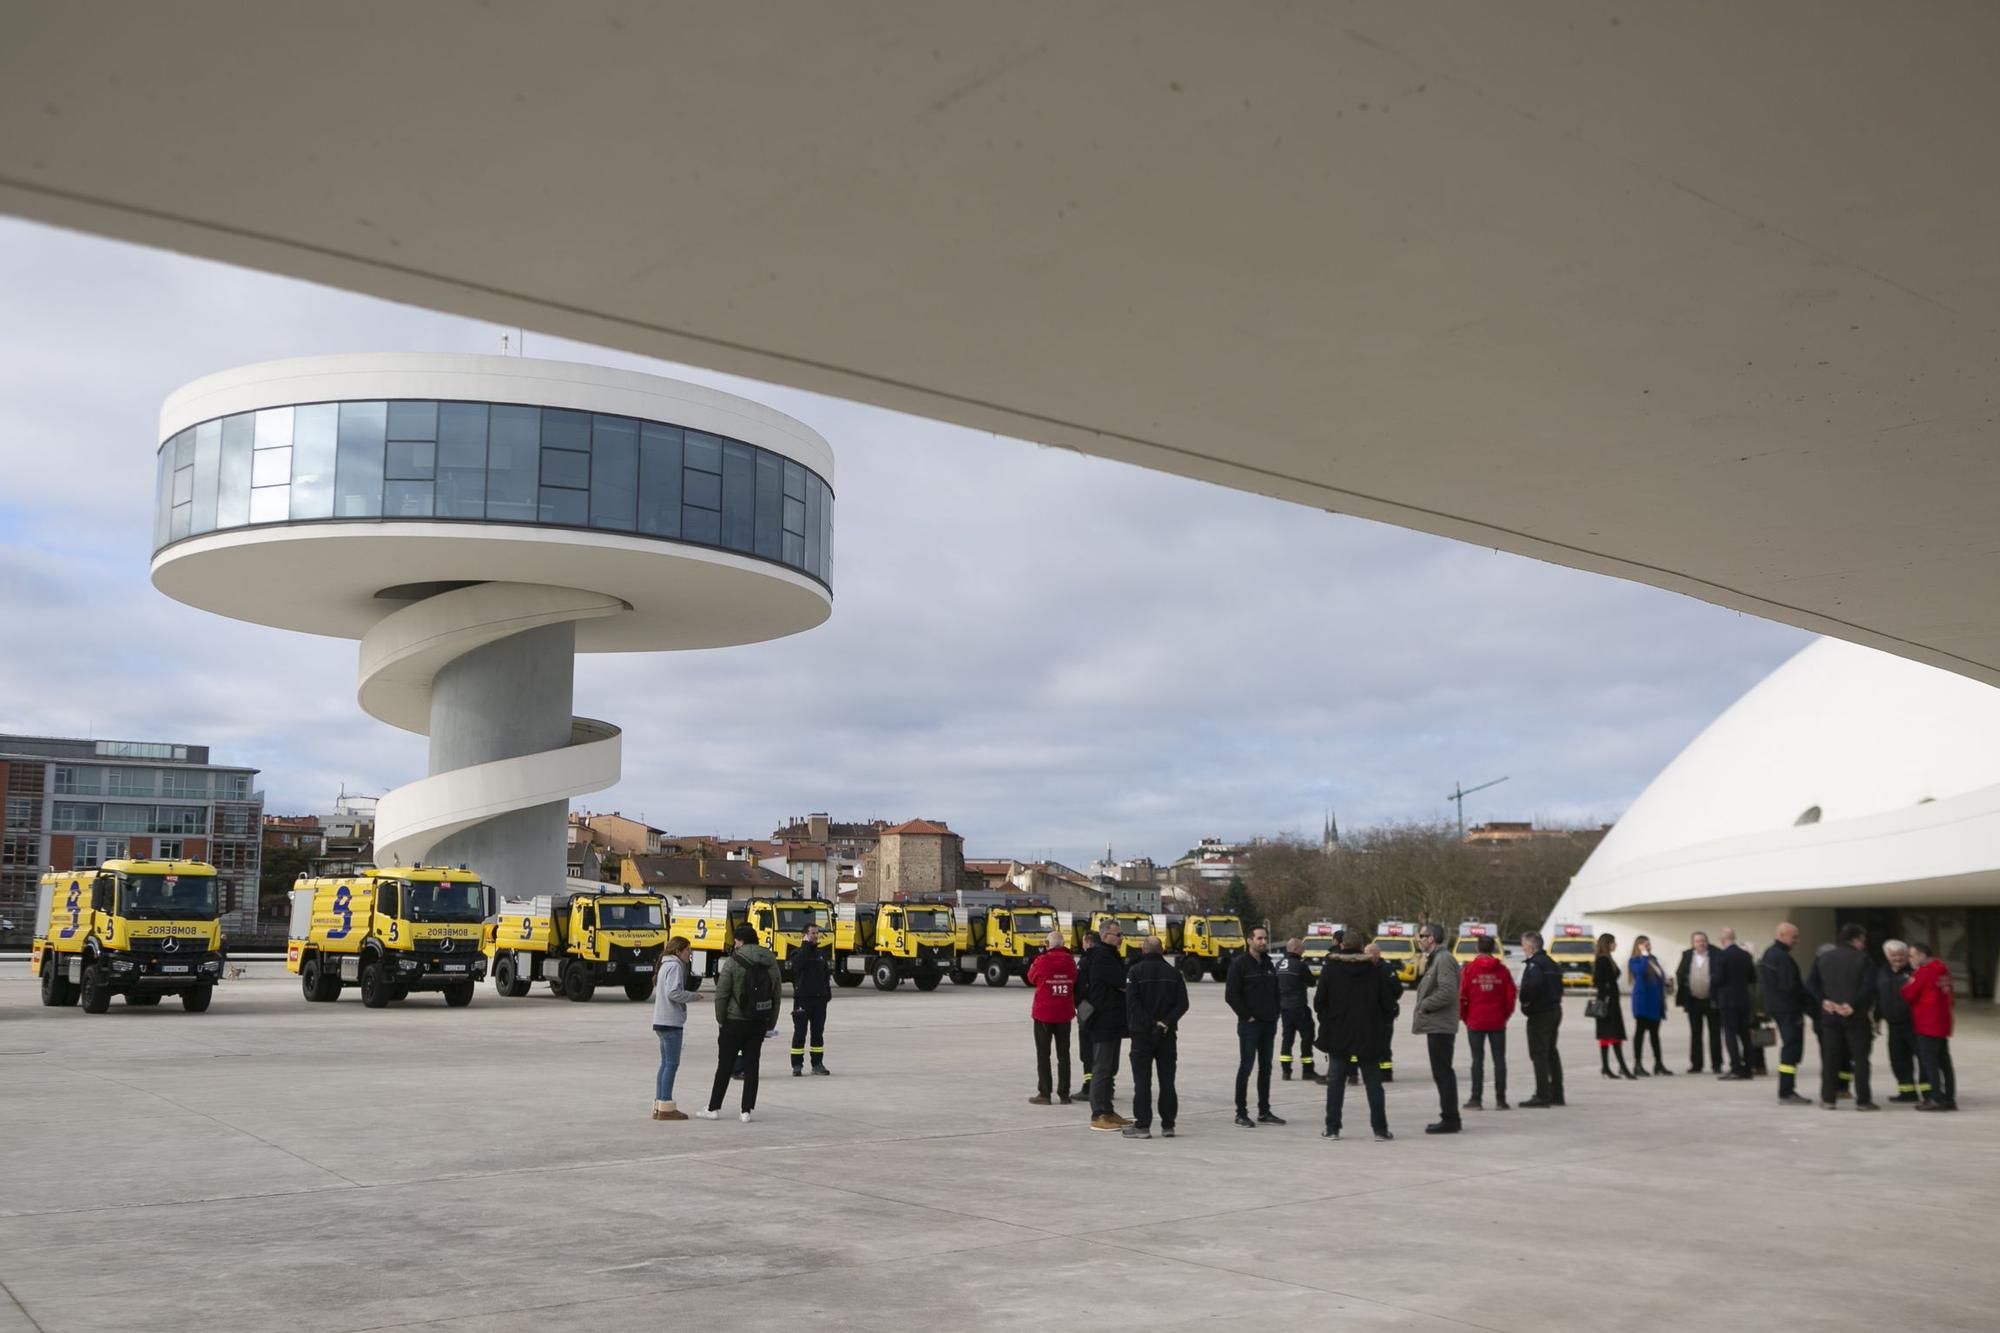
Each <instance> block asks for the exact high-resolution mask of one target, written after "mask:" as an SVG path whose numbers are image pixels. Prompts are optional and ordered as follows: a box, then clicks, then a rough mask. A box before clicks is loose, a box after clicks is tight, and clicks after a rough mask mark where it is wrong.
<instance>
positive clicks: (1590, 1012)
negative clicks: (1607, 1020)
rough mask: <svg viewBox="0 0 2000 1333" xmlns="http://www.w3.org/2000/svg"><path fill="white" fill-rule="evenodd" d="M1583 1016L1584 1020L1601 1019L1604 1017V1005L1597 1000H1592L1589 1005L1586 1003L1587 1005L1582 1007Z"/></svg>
mask: <svg viewBox="0 0 2000 1333" xmlns="http://www.w3.org/2000/svg"><path fill="white" fill-rule="evenodd" d="M1583 1016H1584V1017H1585V1018H1602V1017H1604V1004H1603V1002H1602V1001H1600V1000H1597V999H1592V1000H1591V1001H1590V1003H1588V1004H1586V1005H1584V1006H1583Z"/></svg>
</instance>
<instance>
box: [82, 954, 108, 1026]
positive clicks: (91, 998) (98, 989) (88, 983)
mask: <svg viewBox="0 0 2000 1333" xmlns="http://www.w3.org/2000/svg"><path fill="white" fill-rule="evenodd" d="M110 1007H111V987H110V986H109V985H107V984H106V977H105V975H104V964H102V963H85V964H84V965H83V1012H85V1013H86V1014H101V1013H103V1012H104V1011H105V1010H107V1009H109V1008H110Z"/></svg>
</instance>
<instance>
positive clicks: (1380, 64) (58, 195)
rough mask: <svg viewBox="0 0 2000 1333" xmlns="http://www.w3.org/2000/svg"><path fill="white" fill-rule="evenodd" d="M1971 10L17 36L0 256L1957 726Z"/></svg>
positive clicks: (1978, 168)
mask: <svg viewBox="0 0 2000 1333" xmlns="http://www.w3.org/2000/svg"><path fill="white" fill-rule="evenodd" d="M1996 52H2000V7H1995V6H1992V5H1987V4H1983V3H1979V0H1961V2H1959V3H1948V2H1941V3H1935V4H1929V5H1921V6H1913V5H1895V6H1888V5H1877V4H1871V3H1860V2H1858V0H1856V2H1852V3H1822V2H1820V0H1773V2H1771V3H1763V4H1756V5H1744V4H1741V3H1734V2H1729V0H1721V2H1716V3H1703V4H1689V5H1680V6H1674V7H1671V8H1670V9H1668V8H1664V7H1662V8H1655V7H1645V6H1631V7H1628V8H1627V9H1626V10H1625V11H1624V12H1619V11H1616V10H1607V8H1606V7H1604V6H1602V5H1600V4H1598V3H1595V0H1519V2H1518V3H1513V4H1507V5H1490V4H1483V3H1465V4H1433V5H1408V4H1404V3H1399V2H1390V0H1382V2H1377V3H1359V4H1350V5H1338V6H1335V5H1285V6H1279V5H1275V4H1273V5H1245V6H1201V5H1193V4H1187V5H1177V6H1131V5H1124V4H1113V3H1082V2H1079V0H1061V2H1060V3H1040V4H1021V5H985V6H968V5H953V6H940V5H932V4H920V3H915V2H914V0H884V2H881V3H872V4H864V5H818V4H794V5H788V6H769V5H756V6H746V5H734V4H719V3H717V4H702V5H689V6H674V7H671V10H670V11H669V10H668V8H667V7H662V10H661V12H659V13H651V12H648V11H647V7H644V6H633V5H629V4H624V3H612V2H611V0H576V2H575V3H571V4H566V5H562V6H543V7H538V6H525V5H524V6H493V5H488V4H482V3H474V2H473V0H458V2H455V3H447V2H445V0H439V2H438V3H433V4H429V5H423V6H410V5H390V4H374V5H365V6H364V5H354V6H337V7H329V6H321V7H316V8H314V7H304V8H301V7H297V6H284V5H271V4H269V3H266V2H265V0H211V2H210V3H207V4H204V5H201V6H194V7H190V6H133V5H127V4H106V3H94V2H90V0H84V2H72V3H61V4H56V3H28V4H17V5H10V6H8V7H7V8H6V10H5V11H4V13H0V125H4V126H5V128H6V133H5V134H0V209H4V210H6V211H10V212H14V213H18V214H21V215H24V216H27V217H32V218H38V219H41V220H44V221H48V222H53V223H58V224H62V225H67V226H72V227H78V228H83V229H86V230H91V231H96V232H101V233H104V234H107V235H112V236H118V237H124V238H128V239H132V240H137V241H142V242H146V243H149V244H154V245H160V246H165V247H168V248H172V249H177V250H183V251H187V252H191V253H195V254H201V255H206V256H211V257H214V258H218V259H223V260H227V261H230V262H233V263H238V264H245V265H249V266H252V267H258V268H264V269H269V270H273V271H277V272H282V273H288V274H293V275H296V276H300V277H304V278H310V279H314V280H318V281H321V282H326V283H331V284H334V285H338V286H342V287H347V288H352V289H355V290H358V291H363V292H369V293H373V294H376V295H380V296H385V297H390V298H394V299H397V300H402V301H408V302H412V303H417V304H422V305H428V306H434V307H439V308H443V309H449V310H454V311H458V312H461V313H464V314H468V315H473V316H479V317H484V318H489V319H495V320H505V321H508V322H520V323H522V324H525V325H527V326H529V327H532V328H536V329H543V330H547V331H550V332H554V333H560V334H565V335H569V336H572V337H576V338H581V339H586V340H590V341H594V342H598V343H603V344H608V345H613V346H618V347H623V348H628V349H630V350H633V351H637V352H643V353H650V354H653V355H657V356H662V357H667V358H670V359H673V360H677V361H682V362H688V363H694V364H698V365H704V366H709V367H712V368H715V369H719V370H724V371H731V372H736V373H740V374H745V375H750V376H756V377H760V378H763V379H768V380H774V381H779V382H783V383H788V384H794V385H798V386H801V387H804V388H810V389H816V390H821V391H825V392H829V393H834V394H839V395H843V396H846V397H851V398H855V399H860V400H865V401H869V402H874V403H878V404H881V405H884V406H888V407H893V408H899V409H904V410H907V411H910V412H915V413H919V414H922V415H925V416H930V417H935V418H942V419H947V420H951V421H956V422H960V423H964V424H967V425H971V426H976V427H983V428H990V429H992V430H995V431H999V432H1003V433H1006V434H1009V435H1017V436H1022V437H1025V438H1028V439H1032V440H1038V441H1042V442H1046V443H1050V444H1057V445H1064V446H1069V447H1072V448H1076V449H1081V450H1086V451H1088V452H1091V453H1096V454H1101V455H1105V456H1107V457H1112V458H1118V459H1123V460H1126V461H1129V462H1133V463H1138V464H1143V465H1145V466H1148V467H1155V468H1162V469H1165V470H1169V471H1173V472H1179V473H1183V474H1185V475H1188V476H1193V477H1200V478H1204V479H1207V480H1210V481H1215V482H1219V483H1222V484H1224V485H1229V486H1236V487H1242V488H1245V489H1249V490H1255V491H1261V492H1264V493H1267V494H1271V495H1276V496H1282V497H1285V498H1287V499H1291V500H1296V501H1299V502H1302V503H1306V504H1312V505H1317V506H1321V507H1324V508H1327V509H1332V510H1341V511H1346V512H1350V513H1354V514H1360V515H1365V516H1368V517H1371V518H1377V519H1382V520H1385V521H1388V522H1391V523H1397V524H1401V525H1404V526H1408V527H1414V528H1421V529H1425V530H1428V531H1431V532H1437V533H1443V534H1446V535H1450V536H1453V537H1459V538H1463V539H1466V540H1468V541H1474V542H1478V543H1482V544H1490V545H1493V546H1496V547H1503V548H1506V549H1508V550H1513V551H1518V552H1522V553H1525V554H1529V555H1534V556H1539V557H1542V558H1544V559H1548V560H1552V561H1556V562H1559V563H1562V564H1566V565H1572V566H1576V567H1579V568H1584V569H1591V570H1597V571H1601V572H1605V573H1611V574H1617V575H1622V576H1625V577H1628V578H1633V579H1638V580H1640V581H1643V582H1646V583H1651V584H1655V585H1658V586H1660V587H1664V588H1671V589H1675V590H1678V591H1681V592H1685V593H1689V594H1691V595H1693V596H1696V597H1701V598H1704V599H1706V600H1709V601H1713V602H1718V603H1721V604H1724V605H1728V606H1733V607H1738V608H1741V609H1744V610H1747V611H1753V612H1756V613H1759V614H1762V615H1767V616H1771V617H1774V618H1777V619H1780V620H1785V621H1789V622H1792V623H1794V624H1797V625H1802V626H1806V627H1810V628H1813V629H1818V630H1822V631H1825V632H1828V633H1831V634H1835V635H1839V636H1842V637H1845V638H1850V639H1854V640H1857V641H1861V642H1865V643H1869V644H1873V645H1875V646H1878V647H1882V648H1886V649H1888V650H1890V651H1893V652H1897V653H1901V654H1904V655H1906V656H1909V657H1913V658H1917V659H1920V660H1923V661H1927V662H1931V663H1935V664H1938V665H1941V666H1945V667H1948V668H1950V669H1952V670H1955V671H1959V672H1962V673H1964V674H1966V675H1970V676H1974V677H1977V678H1979V679H1982V680H1986V681H1988V682H2000V607H1996V598H1995V596H1994V591H1993V590H1994V588H1995V587H1996V586H2000V543H1996V542H1995V540H1994V538H1993V536H1992V533H1993V523H1992V517H1991V510H1992V498H1993V496H1994V495H1995V494H1996V489H1997V488H1996V485H1995V483H1996V481H2000V449H1995V448H1994V447H1993V446H1994V443H1995V438H1994V437H1995V417H1996V413H2000V408H1996V405H1995V401H1994V398H1995V381H1996V369H2000V365H1996V363H1997V362H2000V318H1996V316H2000V247H1996V246H1995V245H1994V244H1993V243H1992V238H1993V236H1994V234H1995V227H1996V224H2000V172H1995V171H1993V170H1992V163H1993V138H1992V130H1993V127H1994V126H1995V125H1996V124H2000V77H1996V74H2000V68H1996Z"/></svg>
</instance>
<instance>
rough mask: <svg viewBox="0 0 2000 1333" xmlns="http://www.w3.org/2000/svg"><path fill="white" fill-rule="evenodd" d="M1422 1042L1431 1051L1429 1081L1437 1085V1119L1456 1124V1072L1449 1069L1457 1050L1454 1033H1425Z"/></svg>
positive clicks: (1456, 1037)
mask: <svg viewBox="0 0 2000 1333" xmlns="http://www.w3.org/2000/svg"><path fill="white" fill-rule="evenodd" d="M1424 1040H1425V1041H1426V1042H1427V1043H1428V1044H1429V1046H1430V1050H1431V1080H1432V1081H1433V1082H1435V1083H1436V1084H1437V1090H1438V1118H1439V1119H1440V1120H1442V1121H1444V1122H1445V1123H1446V1124H1448V1125H1455V1124H1457V1123H1458V1072H1457V1071H1456V1070H1454V1069H1453V1068H1452V1067H1451V1057H1452V1054H1453V1053H1454V1052H1455V1051H1456V1050H1457V1049H1458V1034H1457V1033H1456V1032H1427V1033H1425V1034H1424Z"/></svg>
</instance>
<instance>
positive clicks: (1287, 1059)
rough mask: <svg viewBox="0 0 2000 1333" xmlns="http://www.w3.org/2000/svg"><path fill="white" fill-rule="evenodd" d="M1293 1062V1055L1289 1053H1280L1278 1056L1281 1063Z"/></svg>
mask: <svg viewBox="0 0 2000 1333" xmlns="http://www.w3.org/2000/svg"><path fill="white" fill-rule="evenodd" d="M1291 1062H1292V1057H1291V1056H1289V1055H1280V1056H1279V1057H1278V1063H1279V1064H1281V1065H1288V1064H1290V1063H1291Z"/></svg>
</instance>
